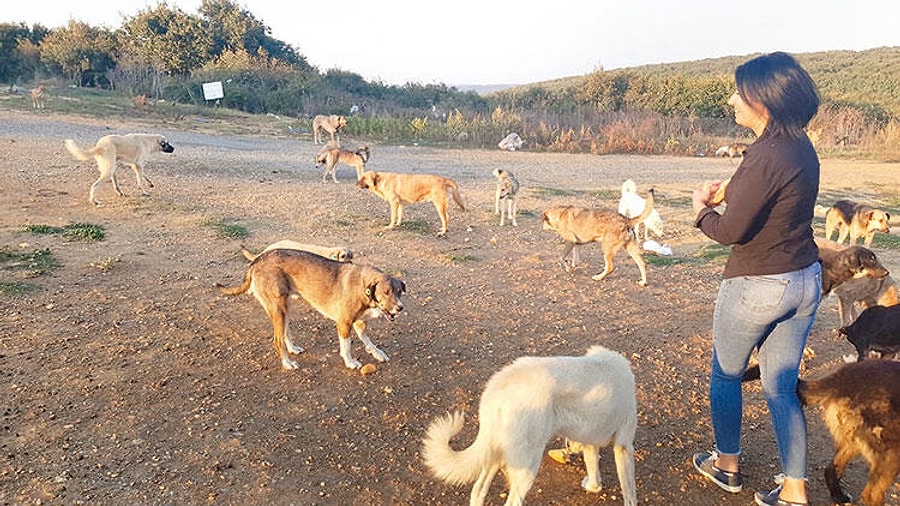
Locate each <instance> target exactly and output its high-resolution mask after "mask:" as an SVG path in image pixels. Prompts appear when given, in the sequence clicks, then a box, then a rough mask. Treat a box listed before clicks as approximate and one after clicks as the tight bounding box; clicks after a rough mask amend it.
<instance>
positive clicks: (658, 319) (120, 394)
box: [0, 113, 900, 506]
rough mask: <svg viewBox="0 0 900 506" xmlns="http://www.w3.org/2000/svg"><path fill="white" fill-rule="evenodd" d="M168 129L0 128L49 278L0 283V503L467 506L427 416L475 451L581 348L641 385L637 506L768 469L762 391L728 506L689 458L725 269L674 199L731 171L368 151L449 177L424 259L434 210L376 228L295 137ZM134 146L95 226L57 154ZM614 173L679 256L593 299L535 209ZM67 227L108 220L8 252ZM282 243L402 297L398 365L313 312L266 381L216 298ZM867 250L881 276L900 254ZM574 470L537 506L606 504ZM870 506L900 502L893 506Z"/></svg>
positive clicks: (390, 337)
mask: <svg viewBox="0 0 900 506" xmlns="http://www.w3.org/2000/svg"><path fill="white" fill-rule="evenodd" d="M183 123H184V124H180V125H172V124H168V125H146V124H144V125H138V124H128V123H123V122H115V121H112V122H107V123H103V122H99V121H96V120H84V119H78V118H72V117H58V116H53V115H52V114H50V113H43V114H40V115H36V114H30V113H27V114H26V113H2V122H0V146H2V148H0V195H2V198H0V248H5V249H6V250H7V251H11V252H29V251H34V250H37V249H42V248H49V249H50V251H51V252H52V254H53V256H54V257H55V258H57V259H58V260H59V262H60V263H61V267H60V268H58V269H57V270H55V271H53V272H52V273H51V274H49V275H45V276H40V277H34V278H24V275H23V271H22V270H20V269H14V268H13V267H14V266H12V265H9V264H7V265H3V264H0V281H2V282H7V283H9V282H27V283H31V284H34V285H37V289H35V290H33V291H31V292H28V293H25V294H20V295H0V377H2V380H0V392H2V395H0V420H2V423H0V450H2V451H0V503H2V504H204V503H207V504H285V505H287V504H296V505H381V504H397V505H424V504H429V505H451V504H465V503H467V501H468V494H469V487H455V486H448V485H445V484H443V483H440V482H438V481H437V480H435V479H434V478H432V477H430V476H429V475H428V473H427V471H426V470H425V468H424V466H423V464H422V460H421V455H420V445H421V440H422V437H423V435H424V432H425V428H426V427H427V425H428V424H429V422H431V420H432V419H434V418H435V417H437V416H440V415H442V414H444V413H446V412H447V411H449V410H455V409H462V410H465V411H466V413H467V414H468V415H469V416H468V417H467V422H466V426H465V428H464V430H463V432H462V434H461V435H460V437H459V438H458V439H457V441H456V443H455V444H456V445H457V447H458V448H460V447H463V446H467V445H468V444H469V443H471V441H472V440H473V438H474V435H475V433H476V431H477V416H476V415H477V406H478V400H479V396H480V393H481V390H482V388H483V386H484V384H485V382H486V381H487V379H488V378H489V377H490V375H491V374H492V373H494V372H495V371H497V370H498V369H500V368H501V367H503V366H504V365H506V364H508V363H509V362H511V361H512V360H513V359H515V358H516V357H519V356H522V355H580V354H583V353H584V351H585V350H586V349H587V348H588V347H589V346H591V345H594V344H602V345H604V346H606V347H608V348H611V349H614V350H617V351H619V352H621V353H622V354H624V355H625V356H626V357H628V359H629V360H630V361H631V364H632V366H633V369H634V372H635V377H636V380H637V389H638V391H637V397H638V407H639V424H640V425H639V427H638V432H637V439H636V441H635V447H636V473H637V488H638V498H639V501H640V502H641V503H643V504H661V505H672V504H690V505H693V504H722V505H732V504H733V505H738V504H741V505H744V504H752V502H753V498H752V494H753V492H754V491H755V490H759V489H762V488H769V487H771V486H772V476H773V475H774V474H776V473H777V472H779V468H778V464H777V456H776V455H777V454H776V449H775V443H774V441H773V434H772V430H771V426H770V422H769V418H768V412H767V410H766V407H765V403H764V401H763V400H762V396H761V394H760V392H759V388H758V386H752V385H751V386H748V388H747V389H746V392H747V393H746V396H745V408H746V409H745V428H744V432H745V438H744V448H745V453H744V472H745V483H746V486H745V490H744V491H743V492H742V493H740V494H736V495H729V494H726V493H724V492H722V491H721V490H719V489H718V488H716V487H715V486H712V485H711V484H709V483H707V482H706V481H704V480H702V479H700V478H699V477H698V475H697V473H696V472H694V470H693V468H692V467H691V464H690V461H689V459H690V456H691V455H692V454H693V453H694V452H697V451H703V450H708V449H711V448H712V444H713V442H712V438H711V429H710V425H709V417H708V403H707V393H706V391H707V387H708V371H709V360H710V340H711V331H710V325H711V319H712V311H713V304H714V300H715V295H716V290H717V288H718V284H719V281H720V276H721V272H722V267H723V261H722V259H718V260H705V259H703V258H701V257H698V256H696V255H695V252H696V251H697V250H698V248H700V247H702V246H704V245H709V244H712V243H711V241H709V240H707V239H705V238H704V237H703V236H702V235H701V234H699V233H698V232H697V231H696V230H695V229H693V228H692V226H691V216H690V205H689V194H690V190H691V189H692V188H694V187H695V186H696V185H698V184H699V183H700V182H702V181H703V180H704V179H714V178H723V177H726V176H727V175H729V174H730V173H731V172H732V171H733V170H734V168H735V167H736V163H733V162H732V161H730V160H727V159H714V158H669V157H638V156H602V157H599V156H591V155H563V154H535V153H528V152H517V153H507V152H500V151H499V150H496V151H493V150H492V151H463V150H439V149H431V148H423V147H416V146H387V145H380V144H377V143H373V144H371V145H372V158H371V160H370V163H369V165H368V168H369V169H372V170H391V171H399V172H422V173H437V174H441V175H445V176H449V177H452V178H454V179H455V180H456V181H457V182H458V183H459V185H460V188H461V192H462V197H463V199H464V201H465V203H466V207H467V211H466V212H462V211H460V210H459V209H456V208H451V210H450V231H449V233H448V234H447V236H446V237H443V238H438V237H436V236H435V233H436V232H437V230H438V227H439V222H438V219H437V216H436V214H435V212H434V208H433V207H432V206H431V205H430V204H422V205H416V206H410V207H409V208H408V209H407V212H406V220H407V223H406V224H404V226H402V227H400V228H399V229H397V230H394V231H387V230H385V229H384V227H385V225H386V224H387V219H388V208H387V205H386V204H385V203H384V202H382V201H381V200H380V199H378V198H377V197H376V196H375V195H374V194H371V193H368V192H367V191H365V190H361V189H358V188H356V186H355V185H354V184H353V178H354V175H353V173H352V171H351V170H350V169H348V168H346V167H343V168H341V169H339V172H338V178H339V180H340V183H339V184H334V183H328V184H323V183H322V182H321V175H320V172H318V171H317V170H316V169H315V168H314V167H313V163H312V160H313V155H314V153H315V151H316V147H315V146H314V145H313V144H312V142H311V140H310V139H309V137H308V136H307V137H294V138H288V137H275V136H265V137H262V136H235V135H216V134H214V133H210V132H209V129H208V128H206V127H203V125H202V124H201V123H199V122H196V123H192V122H191V120H186V121H184V122H183ZM201 127H203V130H201ZM133 131H152V132H154V133H163V134H165V135H167V136H168V138H169V140H170V142H171V143H172V144H173V145H174V146H175V148H176V151H175V152H174V153H173V154H171V155H165V154H161V153H157V154H155V155H154V156H153V157H152V159H151V160H150V161H149V163H148V167H149V168H148V175H149V176H150V177H151V178H152V179H153V181H154V183H155V185H156V186H155V188H153V189H152V190H151V196H150V197H139V196H138V195H139V192H138V191H137V188H136V186H135V183H134V177H133V176H132V174H131V173H130V171H126V170H123V171H122V173H121V177H120V180H121V183H122V187H123V190H124V191H125V192H126V193H127V194H128V195H129V196H128V197H125V198H121V197H118V196H117V195H115V194H114V192H113V190H112V188H111V185H108V184H106V185H104V186H103V187H102V189H101V191H100V192H99V193H98V198H99V199H100V200H101V201H102V202H103V205H102V206H101V207H98V208H95V207H93V206H91V205H89V204H88V202H87V196H88V188H89V186H90V184H91V183H92V182H93V180H94V178H95V177H96V169H95V167H94V166H92V164H90V163H82V162H76V161H74V160H73V159H72V158H71V156H70V155H69V154H68V152H66V151H65V148H64V146H63V142H62V141H63V139H64V138H67V137H70V138H73V139H75V140H76V141H77V142H78V143H79V144H81V145H83V146H89V145H92V144H93V143H94V142H95V141H96V139H97V138H99V137H100V136H101V135H105V134H108V133H128V132H133ZM356 143H357V140H355V139H344V144H345V145H350V146H353V145H355V144H356ZM497 167H501V168H505V169H507V170H510V171H512V172H513V173H515V174H516V175H517V176H518V177H519V179H520V181H521V184H522V187H523V190H522V197H521V199H520V203H519V207H520V211H521V212H520V217H519V226H518V227H516V228H514V227H510V226H506V227H503V228H500V227H499V226H498V221H499V220H498V218H497V217H496V216H495V215H494V213H493V191H494V180H493V178H492V176H491V171H492V170H493V169H494V168H497ZM626 178H632V179H634V180H635V181H636V182H637V184H638V188H639V191H640V193H642V194H646V191H647V189H648V188H650V187H651V186H653V187H655V188H656V189H657V190H658V191H659V193H658V201H657V208H658V209H659V212H660V213H661V215H662V217H663V219H664V220H665V227H666V233H665V236H664V237H663V238H661V239H659V242H662V243H666V244H668V245H669V246H670V247H671V248H672V249H673V250H674V255H673V256H672V257H666V258H664V257H656V258H651V257H649V256H648V262H649V263H650V265H649V268H648V269H649V281H650V286H648V287H645V288H641V287H640V286H638V284H637V280H638V271H637V268H636V267H635V265H634V264H633V263H632V262H631V260H630V259H628V258H627V256H626V255H625V254H624V253H620V255H619V256H618V257H617V264H616V267H617V268H616V271H615V272H614V273H613V274H611V275H610V277H609V278H608V279H606V280H604V281H602V282H595V281H592V280H591V279H590V276H591V275H592V274H595V273H596V272H599V269H600V268H601V264H602V258H601V255H600V248H599V246H596V245H595V246H588V247H585V248H584V250H583V254H582V260H583V263H582V267H581V268H580V269H577V270H576V271H575V272H574V273H566V272H564V271H563V269H562V268H561V267H560V265H559V263H558V256H559V253H560V251H561V249H562V243H561V242H560V240H559V239H558V238H557V237H556V236H555V234H553V233H551V232H547V231H544V230H542V229H541V226H540V215H541V211H542V210H543V209H544V208H546V207H548V206H551V205H555V204H563V203H571V204H578V205H596V206H607V207H612V208H615V207H616V205H617V202H618V196H619V188H620V186H621V184H622V181H623V180H624V179H626ZM898 194H900V170H898V166H897V165H896V164H894V165H891V164H878V163H866V162H848V161H837V160H823V178H822V194H821V196H820V201H821V203H823V204H830V203H831V202H832V201H834V200H835V199H836V198H837V197H852V198H856V199H859V200H865V201H869V202H875V203H882V204H884V203H888V202H893V204H892V205H894V206H896V205H897V200H896V196H897V195H898ZM896 220H897V219H896V218H895V219H894V223H895V226H896V224H897V221H896ZM73 223H90V224H96V225H101V226H102V227H104V229H105V232H106V237H105V239H103V240H102V241H95V242H84V241H70V240H66V239H64V238H63V237H62V236H59V235H36V234H33V233H29V232H26V231H25V227H26V226H27V225H38V224H46V225H54V226H64V225H68V224H73ZM216 223H224V224H227V225H240V226H242V227H245V228H246V229H247V230H248V231H249V237H246V238H244V239H235V238H228V237H223V236H221V235H219V234H218V233H217V229H216V227H214V226H212V225H213V224H216ZM818 225H819V227H820V229H819V234H820V235H821V221H819V222H818ZM895 233H896V232H895ZM283 238H292V239H297V240H301V241H305V242H313V243H319V244H326V245H346V246H349V247H350V248H351V249H352V250H353V251H354V252H355V254H356V258H355V261H356V262H357V263H361V264H371V265H374V266H377V267H379V268H381V269H383V270H385V271H387V272H389V273H391V274H393V275H395V276H399V277H400V278H401V279H403V280H404V281H405V283H406V286H407V288H408V294H407V295H406V296H405V299H404V302H405V305H406V310H405V312H404V313H403V314H401V315H400V316H399V317H398V318H397V319H396V320H395V321H394V322H393V323H387V322H383V321H382V322H376V323H374V324H373V325H372V326H371V336H372V338H373V340H374V341H375V343H376V344H378V345H379V346H380V347H381V348H382V349H383V350H384V351H385V352H386V353H387V354H388V355H389V356H390V357H391V360H390V362H388V363H385V364H379V365H378V370H377V372H376V373H375V374H372V375H368V376H361V375H360V374H359V373H358V372H357V371H352V370H348V369H346V368H345V367H344V366H343V363H342V361H341V359H340V357H339V355H338V343H337V337H336V332H335V327H334V325H333V323H332V322H330V321H328V320H326V319H325V318H324V317H322V316H321V315H319V314H318V313H316V312H314V311H313V310H311V309H310V308H309V307H308V306H306V305H304V304H298V305H297V306H296V310H295V313H294V314H295V315H296V316H295V322H294V324H293V333H294V335H295V336H297V337H298V339H297V341H298V344H300V345H302V346H303V347H304V348H305V349H306V353H304V354H302V355H298V356H296V357H295V358H296V359H297V360H298V361H299V362H300V368H299V369H298V370H294V371H284V370H282V369H281V367H280V364H279V362H278V360H277V358H276V355H275V353H274V351H273V349H272V346H271V344H270V342H271V337H270V336H271V326H270V323H269V320H268V319H267V318H266V316H265V314H264V312H263V310H262V308H261V307H260V306H259V305H258V304H257V303H256V301H255V300H253V298H252V297H250V296H240V297H231V298H229V297H224V296H222V295H220V294H219V292H218V291H217V290H216V289H215V288H214V284H215V283H217V282H222V283H226V284H234V283H236V282H237V281H238V280H240V279H241V277H242V276H243V273H244V271H245V268H246V266H247V262H246V261H245V260H244V258H243V257H242V256H241V255H240V252H239V248H240V246H241V244H244V245H246V246H247V247H248V248H249V249H251V250H260V249H262V248H263V247H264V246H265V245H266V244H269V243H271V242H274V241H276V240H278V239H283ZM876 253H877V254H878V255H879V257H880V258H881V259H882V260H883V261H884V262H885V263H886V264H887V266H888V267H889V268H890V269H892V270H894V272H900V270H898V269H900V251H898V250H896V249H893V250H890V249H876ZM837 322H838V318H837V310H836V302H835V300H834V299H826V300H824V301H823V303H822V306H821V308H820V310H819V317H818V319H817V321H816V323H815V327H814V329H813V333H812V336H811V340H810V345H811V347H812V349H813V350H814V351H815V356H814V357H813V358H811V359H809V361H808V362H807V364H806V367H807V369H806V372H805V373H804V374H805V375H807V376H809V377H816V376H817V375H821V374H823V373H825V372H827V371H828V370H829V369H831V368H833V367H835V366H836V365H837V364H838V363H839V362H840V361H841V356H842V355H845V354H848V353H850V352H851V350H852V347H851V346H850V345H849V344H848V343H846V342H844V341H842V340H841V339H839V338H838V336H837V335H836V333H835V332H834V329H835V327H836V325H837ZM354 347H355V352H356V355H357V357H361V358H362V359H363V361H364V362H371V361H372V359H371V357H369V356H368V355H367V354H365V353H364V351H363V350H362V349H361V347H360V346H359V343H358V342H354ZM808 419H809V425H810V441H809V462H810V470H809V472H810V491H811V499H812V501H813V503H814V504H828V503H829V499H828V494H827V491H826V488H825V484H824V480H823V479H822V470H823V468H824V467H825V465H826V464H827V462H828V461H829V460H830V458H831V454H832V451H833V447H832V444H831V440H830V438H829V437H828V435H827V432H826V430H825V427H824V425H823V424H822V422H821V420H820V418H819V414H818V413H817V412H815V410H810V412H809V416H808ZM560 442H561V440H559V439H553V440H551V441H549V442H548V447H554V446H556V445H559V444H560ZM582 473H583V471H582V470H581V469H580V468H578V467H574V466H563V465H559V464H555V463H553V462H552V461H549V460H548V459H546V458H545V459H544V462H543V465H542V467H541V471H540V474H539V476H538V479H537V482H536V484H535V486H534V488H533V489H532V490H531V492H530V493H529V495H528V501H529V503H530V504H548V505H551V504H555V505H566V506H574V505H587V504H611V505H612V504H621V496H620V493H619V492H620V490H619V485H618V482H617V480H616V478H615V471H614V466H613V464H612V452H611V450H609V449H607V450H605V451H604V452H603V453H602V458H601V474H602V476H603V480H604V484H605V488H604V489H603V491H602V493H600V494H597V495H592V494H587V493H585V492H583V491H582V490H581V488H580V486H579V484H580V481H581V477H582ZM866 473H867V468H866V466H865V464H864V462H863V461H862V460H859V459H858V460H855V461H854V463H853V464H852V465H851V468H850V469H849V471H848V475H847V479H846V485H847V488H848V490H849V491H851V493H852V494H853V495H854V496H858V495H859V492H860V491H861V490H862V487H863V485H864V483H865V479H866ZM504 490H505V482H504V480H503V479H502V478H498V479H497V480H495V482H494V484H493V486H492V487H491V492H490V494H489V499H488V503H489V504H493V505H497V504H501V503H502V502H503V500H504V496H503V492H504ZM889 502H890V503H891V504H900V487H898V486H896V485H895V486H894V487H893V488H892V489H891V490H890V491H889Z"/></svg>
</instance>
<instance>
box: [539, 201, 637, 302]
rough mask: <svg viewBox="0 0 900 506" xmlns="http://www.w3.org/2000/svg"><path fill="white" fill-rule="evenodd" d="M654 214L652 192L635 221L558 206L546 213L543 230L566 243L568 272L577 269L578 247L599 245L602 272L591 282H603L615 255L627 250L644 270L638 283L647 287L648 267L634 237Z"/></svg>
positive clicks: (564, 257)
mask: <svg viewBox="0 0 900 506" xmlns="http://www.w3.org/2000/svg"><path fill="white" fill-rule="evenodd" d="M651 212H653V190H652V189H651V190H650V195H649V196H648V197H647V203H646V205H645V206H644V210H643V212H641V214H640V215H638V216H635V217H634V218H626V217H624V216H622V215H621V214H619V213H617V212H616V211H613V210H609V209H590V208H584V207H575V206H555V207H551V208H549V209H547V210H545V211H544V214H543V222H544V230H553V231H554V232H556V233H557V234H559V236H560V237H562V239H563V241H565V242H566V247H565V248H564V249H563V252H562V256H561V260H562V263H563V267H565V268H566V270H567V271H568V270H571V269H573V268H575V266H576V265H577V264H578V247H579V246H580V245H582V244H588V243H591V242H599V243H600V246H601V248H602V249H603V261H604V266H603V272H601V273H600V274H596V275H594V276H592V278H591V279H593V280H595V281H600V280H601V279H603V278H605V277H606V276H608V275H609V273H611V272H612V271H613V259H614V258H615V256H616V253H618V252H619V250H621V249H622V248H625V251H627V252H628V255H629V256H630V257H631V259H632V260H634V263H635V264H637V266H638V269H640V271H641V280H640V281H639V282H638V284H639V285H641V286H646V285H647V264H646V263H645V262H644V257H643V256H642V255H641V246H640V244H639V243H638V241H637V238H636V237H635V233H634V227H635V225H637V224H638V223H640V222H642V221H644V220H645V219H647V217H648V216H650V213H651ZM569 255H571V258H572V261H571V263H567V259H568V258H569Z"/></svg>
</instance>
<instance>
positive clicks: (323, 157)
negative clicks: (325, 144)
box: [316, 142, 369, 183]
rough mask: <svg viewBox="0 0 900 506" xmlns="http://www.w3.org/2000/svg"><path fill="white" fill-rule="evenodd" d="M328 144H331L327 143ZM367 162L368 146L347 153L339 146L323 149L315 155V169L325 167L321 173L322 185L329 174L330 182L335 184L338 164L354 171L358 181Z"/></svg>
mask: <svg viewBox="0 0 900 506" xmlns="http://www.w3.org/2000/svg"><path fill="white" fill-rule="evenodd" d="M329 144H331V143H330V142H329ZM368 161H369V148H368V146H360V147H359V148H357V149H356V151H348V150H346V149H344V148H341V147H340V146H337V147H329V148H326V149H323V150H322V151H320V152H319V154H318V155H316V167H318V166H319V165H325V170H324V171H323V172H322V182H323V183H324V182H325V181H326V180H327V179H328V175H329V174H331V180H332V181H334V182H335V183H337V177H336V176H335V173H336V172H337V164H338V162H340V163H343V164H344V165H349V166H350V167H353V168H354V169H356V180H357V181H359V178H361V177H362V174H363V172H365V171H366V162H368Z"/></svg>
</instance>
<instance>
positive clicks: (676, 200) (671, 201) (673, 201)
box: [656, 196, 693, 207]
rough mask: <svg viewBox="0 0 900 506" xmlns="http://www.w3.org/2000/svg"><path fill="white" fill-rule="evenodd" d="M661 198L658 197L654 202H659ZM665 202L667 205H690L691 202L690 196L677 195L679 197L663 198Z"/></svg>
mask: <svg viewBox="0 0 900 506" xmlns="http://www.w3.org/2000/svg"><path fill="white" fill-rule="evenodd" d="M661 200H663V199H659V200H657V201H656V202H659V201H661ZM665 203H666V205H668V206H672V207H691V206H692V205H693V204H692V202H691V197H685V196H679V197H667V198H666V199H665Z"/></svg>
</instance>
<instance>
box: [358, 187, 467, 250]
mask: <svg viewBox="0 0 900 506" xmlns="http://www.w3.org/2000/svg"><path fill="white" fill-rule="evenodd" d="M356 186H358V187H360V188H364V189H368V190H371V191H372V193H374V194H375V195H378V196H379V197H381V198H382V199H384V201H385V202H387V203H388V205H390V207H391V223H390V224H389V225H388V226H387V228H389V229H393V228H394V227H398V226H400V223H401V222H402V221H403V206H404V205H405V204H415V203H416V202H431V203H433V204H434V208H435V209H437V213H438V216H439V217H440V218H441V231H440V232H439V233H438V235H439V236H441V235H444V234H446V233H447V222H448V221H449V216H448V212H447V207H448V205H447V192H450V194H451V195H452V196H453V201H454V202H456V205H458V206H459V208H460V209H462V210H463V211H465V210H466V207H465V206H464V205H463V202H462V198H461V197H460V195H459V187H458V186H457V185H456V181H454V180H452V179H450V178H446V177H442V176H435V175H433V174H399V173H396V172H375V171H367V172H364V173H363V175H362V177H361V178H360V179H359V181H357V182H356Z"/></svg>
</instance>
